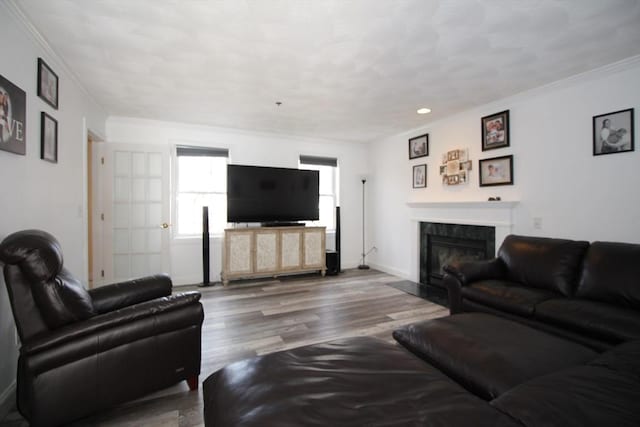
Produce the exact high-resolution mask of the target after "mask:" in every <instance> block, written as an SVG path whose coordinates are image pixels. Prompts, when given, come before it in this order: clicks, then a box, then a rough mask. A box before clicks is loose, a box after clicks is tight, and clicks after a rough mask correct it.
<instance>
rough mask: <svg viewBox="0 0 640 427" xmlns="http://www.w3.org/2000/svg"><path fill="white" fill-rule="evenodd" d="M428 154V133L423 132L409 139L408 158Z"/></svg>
mask: <svg viewBox="0 0 640 427" xmlns="http://www.w3.org/2000/svg"><path fill="white" fill-rule="evenodd" d="M428 155H429V134H428V133H427V134H424V135H420V136H416V137H415V138H411V139H410V140H409V160H411V159H417V158H418V157H426V156H428Z"/></svg>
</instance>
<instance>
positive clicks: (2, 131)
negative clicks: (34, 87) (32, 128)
mask: <svg viewBox="0 0 640 427" xmlns="http://www.w3.org/2000/svg"><path fill="white" fill-rule="evenodd" d="M26 134H27V96H26V94H25V92H24V91H23V90H22V89H20V88H19V87H18V86H16V85H14V84H13V83H11V82H10V81H9V80H7V79H5V78H4V77H2V76H0V150H2V151H8V152H10V153H14V154H20V155H23V156H24V155H25V154H26V152H27V144H26V141H27V136H26Z"/></svg>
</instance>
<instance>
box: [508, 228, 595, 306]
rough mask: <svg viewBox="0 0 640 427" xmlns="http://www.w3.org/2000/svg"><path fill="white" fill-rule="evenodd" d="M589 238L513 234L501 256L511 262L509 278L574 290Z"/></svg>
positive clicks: (566, 292) (567, 291) (564, 291)
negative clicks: (583, 239) (553, 237)
mask: <svg viewBox="0 0 640 427" xmlns="http://www.w3.org/2000/svg"><path fill="white" fill-rule="evenodd" d="M588 247H589V242H584V241H576V240H564V239H551V238H545V237H529V236H516V235H510V236H507V238H506V239H504V242H503V243H502V246H501V247H500V250H499V251H498V257H499V258H501V259H502V261H503V262H504V263H505V265H506V266H507V279H508V280H511V281H513V282H518V283H522V284H523V285H524V286H530V287H534V288H539V289H547V290H550V291H554V292H560V293H561V294H563V295H566V296H570V295H572V294H573V292H574V289H575V287H576V282H577V280H578V274H579V272H580V267H581V264H582V260H583V257H584V253H585V251H586V250H587V248H588Z"/></svg>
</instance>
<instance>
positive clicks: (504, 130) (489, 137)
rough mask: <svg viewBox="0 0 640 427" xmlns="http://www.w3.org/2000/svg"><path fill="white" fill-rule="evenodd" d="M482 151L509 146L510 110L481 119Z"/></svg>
mask: <svg viewBox="0 0 640 427" xmlns="http://www.w3.org/2000/svg"><path fill="white" fill-rule="evenodd" d="M481 124H482V151H487V150H494V149H496V148H504V147H508V146H509V110H505V111H501V112H499V113H496V114H492V115H490V116H484V117H483V118H482V119H481Z"/></svg>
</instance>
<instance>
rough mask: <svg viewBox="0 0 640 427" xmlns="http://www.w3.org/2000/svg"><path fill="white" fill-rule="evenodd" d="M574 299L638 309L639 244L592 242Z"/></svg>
mask: <svg viewBox="0 0 640 427" xmlns="http://www.w3.org/2000/svg"><path fill="white" fill-rule="evenodd" d="M576 296H577V297H580V298H588V299H592V300H597V301H602V302H608V303H611V304H615V305H618V306H621V307H627V308H634V309H636V310H638V309H640V245H634V244H630V243H610V242H594V243H593V244H592V245H591V247H590V248H589V250H588V251H587V255H586V257H585V262H584V265H583V268H582V275H581V278H580V283H579V285H578V289H577V291H576Z"/></svg>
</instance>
